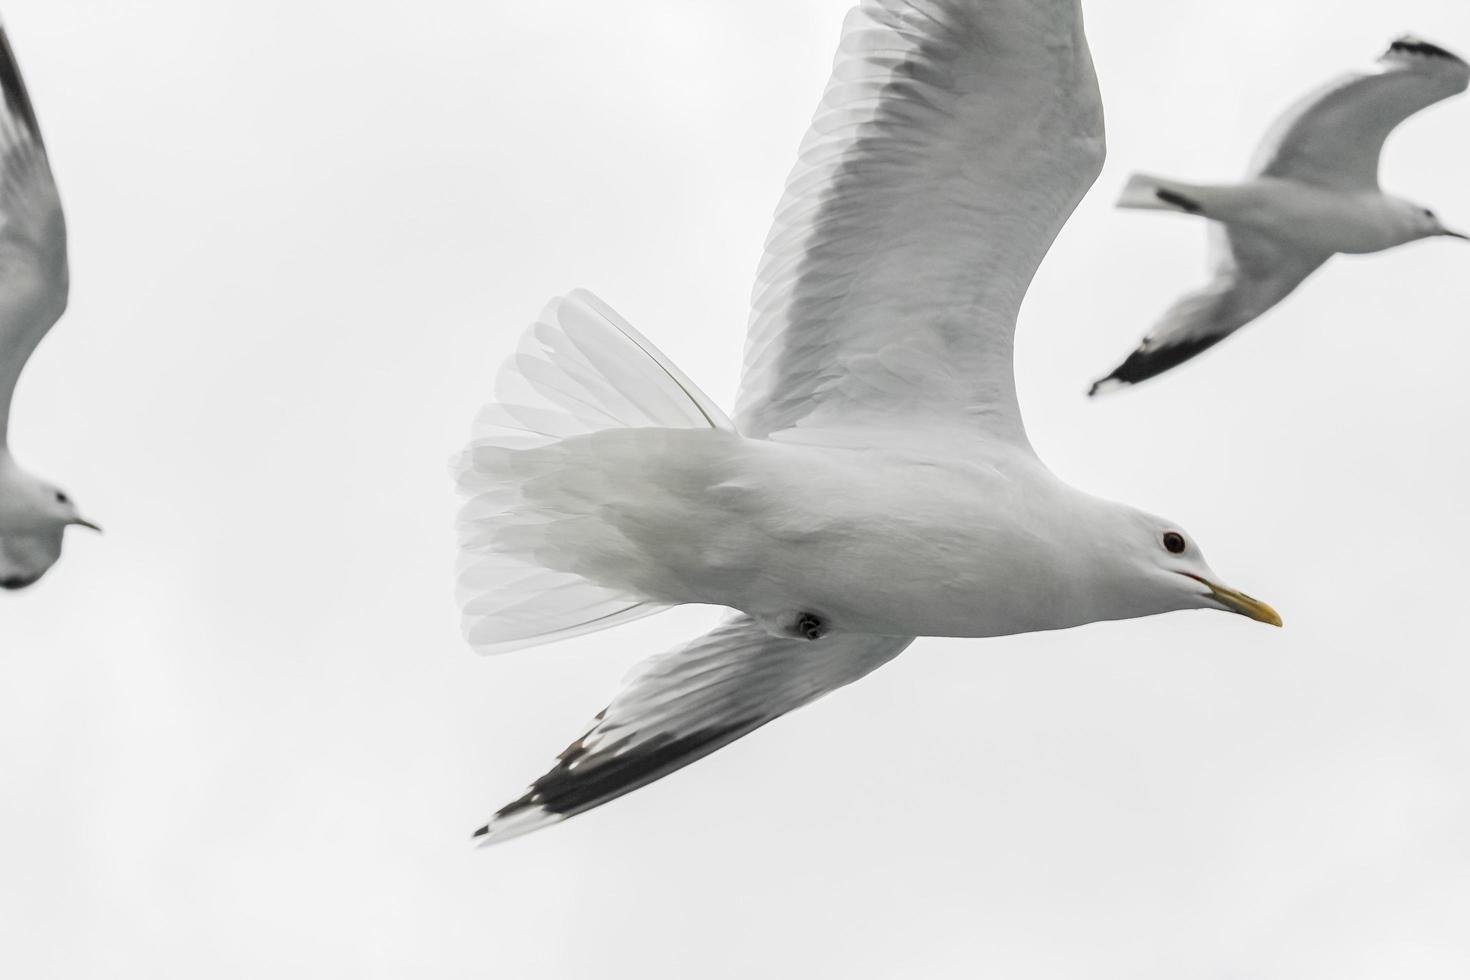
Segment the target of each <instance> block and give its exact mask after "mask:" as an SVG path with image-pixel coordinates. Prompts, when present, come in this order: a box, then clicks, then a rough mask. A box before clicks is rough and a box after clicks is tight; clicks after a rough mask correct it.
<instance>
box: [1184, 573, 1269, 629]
mask: <svg viewBox="0 0 1470 980" xmlns="http://www.w3.org/2000/svg"><path fill="white" fill-rule="evenodd" d="M1183 574H1184V575H1186V576H1188V577H1189V578H1192V579H1194V580H1195V581H1196V582H1198V583H1199V584H1200V585H1203V586H1204V587H1205V588H1207V589H1209V590H1210V597H1211V598H1213V599H1214V600H1215V601H1216V602H1218V603H1219V604H1220V605H1222V606H1224V607H1225V608H1226V609H1228V610H1230V611H1231V612H1233V613H1240V615H1242V616H1246V617H1248V618H1250V619H1254V620H1255V621H1256V622H1258V623H1266V624H1268V625H1271V626H1280V625H1281V614H1280V613H1278V612H1277V611H1276V610H1274V609H1272V608H1271V607H1270V606H1268V605H1266V604H1265V603H1264V602H1262V601H1261V600H1260V599H1252V598H1251V597H1250V596H1248V595H1246V594H1245V593H1244V592H1237V591H1235V590H1234V589H1231V588H1228V587H1226V586H1223V585H1216V584H1215V583H1214V582H1211V581H1210V580H1209V579H1207V578H1201V577H1200V576H1198V575H1190V574H1189V573H1188V572H1184V573H1183Z"/></svg>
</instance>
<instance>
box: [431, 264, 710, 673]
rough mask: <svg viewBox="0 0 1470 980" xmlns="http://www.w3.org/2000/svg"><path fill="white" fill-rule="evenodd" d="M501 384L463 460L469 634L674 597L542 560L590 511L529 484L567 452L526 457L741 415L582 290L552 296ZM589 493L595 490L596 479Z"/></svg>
mask: <svg viewBox="0 0 1470 980" xmlns="http://www.w3.org/2000/svg"><path fill="white" fill-rule="evenodd" d="M494 390H495V400H494V401H493V402H491V403H490V404H489V405H487V406H486V407H485V408H484V409H483V410H482V411H481V412H480V414H479V416H478V418H477V419H476V420H475V425H474V429H473V435H472V439H471V442H470V445H469V446H468V447H467V448H466V450H465V451H464V452H463V453H462V454H461V455H460V457H459V459H458V460H457V462H456V465H455V476H456V480H457V482H458V485H459V488H460V490H461V491H462V492H463V493H464V494H465V495H466V496H467V497H468V498H469V499H468V500H467V501H466V503H465V505H464V507H463V508H462V509H461V511H460V515H459V520H458V531H459V541H460V560H459V570H458V594H459V601H460V606H461V609H462V610H463V614H464V630H465V635H466V637H467V638H468V639H469V641H470V643H471V645H473V646H474V647H475V649H477V650H479V651H480V652H481V653H503V652H507V651H510V650H516V649H520V648H523V647H528V646H535V645H538V644H542V643H549V642H552V641H553V640H559V639H565V638H567V637H572V636H578V635H580V634H584V633H591V632H594V631H596V630H601V629H606V628H607V627H609V626H615V625H617V624H618V623H624V622H628V621H630V620H633V619H639V618H641V617H643V616H648V615H652V614H653V613H656V612H659V611H660V610H662V609H664V608H666V607H665V606H663V605H661V604H658V603H654V602H650V601H648V600H646V599H645V598H644V597H641V596H638V595H634V594H632V593H630V592H628V591H625V590H622V589H618V588H610V587H606V586H603V585H599V584H596V583H593V582H590V581H588V580H587V579H585V578H583V577H582V576H580V575H578V574H575V573H573V572H568V571H557V570H552V569H548V568H546V567H545V566H544V563H543V562H542V561H541V560H539V559H538V555H543V556H544V554H545V552H546V549H547V548H549V547H552V546H553V545H551V544H550V543H549V542H550V540H551V538H552V536H553V535H554V534H556V533H559V532H561V531H564V530H565V529H566V528H568V527H569V526H571V525H573V524H574V523H575V522H576V521H577V520H579V519H580V518H578V517H577V516H576V515H573V514H568V513H566V512H564V511H558V512H549V511H548V510H547V509H546V508H545V507H542V506H538V505H536V504H533V503H532V502H530V501H529V500H528V499H527V497H526V495H525V493H524V490H525V488H526V486H527V485H528V484H530V483H533V482H535V481H537V480H546V479H557V478H558V475H557V474H556V473H555V470H556V468H557V465H558V462H559V461H560V460H562V458H563V457H561V456H560V455H559V454H557V453H555V452H552V453H550V454H547V453H537V454H525V457H524V458H525V459H530V458H532V457H534V460H535V462H534V464H532V463H530V462H525V464H524V465H522V463H523V459H522V458H521V454H523V453H525V451H526V450H538V449H546V448H548V447H552V446H555V445H556V444H557V443H559V442H561V441H562V440H566V439H572V438H574V437H577V436H586V435H589V434H591V433H594V432H599V431H602V430H605V429H624V428H664V429H726V430H730V431H733V430H734V425H733V424H732V423H731V422H730V420H729V419H728V418H726V416H725V414H724V413H723V412H721V411H720V409H719V407H718V406H716V405H715V403H714V402H713V401H711V400H710V399H709V397H708V396H706V395H705V394H704V393H703V392H701V391H700V390H699V389H698V388H696V387H695V386H694V385H693V384H692V383H691V382H690V381H689V379H688V378H686V377H685V376H684V374H683V373H682V372H681V371H680V370H679V369H678V368H676V367H675V366H674V365H673V364H672V363H670V361H669V360H668V358H666V357H664V355H663V354H662V353H660V352H659V350H658V349H657V348H656V347H654V346H653V345H652V344H650V343H649V342H648V341H647V340H645V339H644V338H643V336H642V335H640V334H639V333H638V331H636V330H634V329H633V328H632V327H631V326H629V325H628V323H627V322H626V321H624V320H623V319H622V318H621V317H620V316H618V314H617V313H615V312H614V311H613V310H612V309H611V308H610V307H608V306H607V305H606V304H604V303H603V302H602V301H601V300H599V299H598V298H597V297H595V296H593V295H592V294H591V293H588V292H585V291H583V290H577V291H576V292H573V293H571V294H570V295H568V296H565V297H561V298H558V299H555V300H552V302H551V303H549V304H548V305H547V306H546V308H545V309H544V310H543V311H542V313H541V316H540V317H539V318H538V319H537V321H536V322H535V323H534V324H532V325H531V327H529V328H528V329H527V330H526V332H525V333H524V334H523V335H522V337H521V341H520V344H519V346H518V347H517V349H516V352H515V353H514V354H513V355H512V356H511V357H509V358H508V359H507V360H506V361H505V363H504V365H502V367H501V369H500V373H499V374H498V375H497V377H496V380H495V389H494ZM567 462H568V463H570V460H567ZM563 482H565V481H563ZM580 492H582V493H584V494H592V493H595V492H596V485H595V480H591V479H589V481H588V486H587V487H585V488H582V489H581V490H580ZM598 530H599V529H596V528H590V529H588V531H587V534H588V535H589V536H592V535H595V534H597V533H598Z"/></svg>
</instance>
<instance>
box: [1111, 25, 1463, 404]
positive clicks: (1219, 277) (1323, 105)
mask: <svg viewBox="0 0 1470 980" xmlns="http://www.w3.org/2000/svg"><path fill="white" fill-rule="evenodd" d="M1467 86H1470V65H1467V64H1466V63H1465V62H1463V61H1461V60H1460V59H1459V58H1457V57H1455V56H1454V55H1452V54H1450V53H1449V52H1447V51H1445V50H1444V49H1442V48H1438V47H1436V46H1434V45H1431V44H1428V43H1426V42H1423V41H1420V40H1417V39H1415V38H1412V37H1405V38H1400V39H1399V40H1398V41H1395V42H1394V43H1393V45H1392V46H1391V47H1390V48H1389V50H1388V51H1387V52H1386V53H1385V54H1384V55H1383V57H1382V58H1380V59H1379V60H1378V62H1377V63H1376V64H1374V65H1373V67H1372V68H1369V69H1367V70H1364V71H1360V72H1353V73H1351V74H1348V75H1345V76H1343V77H1342V78H1340V79H1337V80H1336V81H1334V82H1332V83H1331V84H1329V85H1328V86H1326V87H1325V88H1323V89H1322V90H1320V91H1318V92H1315V93H1313V94H1312V95H1311V96H1309V97H1308V98H1307V99H1305V100H1303V101H1302V102H1301V103H1300V104H1299V105H1298V106H1296V107H1295V108H1294V109H1292V110H1291V111H1290V112H1288V113H1286V115H1285V116H1283V117H1282V119H1281V120H1280V121H1279V122H1278V123H1277V124H1276V126H1275V127H1274V128H1273V129H1272V131H1271V133H1270V134H1269V135H1268V136H1267V138H1266V140H1265V141H1264V142H1263V143H1262V145H1261V148H1260V149H1259V150H1258V151H1257V155H1256V161H1255V164H1254V166H1253V167H1252V173H1251V176H1250V178H1249V179H1247V180H1246V181H1244V182H1242V183H1239V184H1190V183H1185V182H1183V181H1177V180H1167V179H1164V178H1159V177H1152V176H1149V175H1145V174H1138V175H1135V176H1134V177H1133V178H1132V179H1131V180H1130V181H1129V183H1128V186H1127V187H1126V188H1125V189H1124V191H1123V196H1122V197H1121V198H1120V200H1119V202H1118V204H1119V207H1124V208H1136V209H1146V210H1164V211H1183V212H1187V213H1192V214H1198V215H1200V216H1202V217H1205V218H1208V219H1210V220H1211V221H1213V222H1215V223H1216V224H1215V225H1214V226H1212V228H1211V232H1210V235H1211V237H1210V247H1211V253H1212V256H1213V265H1214V277H1213V279H1212V280H1211V281H1210V283H1209V284H1208V285H1207V286H1205V287H1204V288H1203V289H1201V290H1199V291H1197V292H1194V293H1191V294H1189V295H1187V296H1185V297H1184V298H1182V299H1180V300H1179V301H1178V302H1176V303H1175V304H1174V306H1173V307H1171V308H1170V309H1169V311H1168V312H1167V313H1165V314H1164V317H1163V319H1162V320H1161V321H1160V322H1159V323H1158V324H1157V325H1156V326H1155V327H1154V328H1153V330H1151V331H1150V332H1149V334H1148V336H1147V337H1145V338H1144V340H1143V342H1142V343H1141V344H1140V345H1139V347H1138V348H1137V349H1136V350H1135V351H1134V352H1133V353H1132V354H1131V355H1130V356H1129V357H1128V359H1127V360H1126V361H1124V362H1123V363H1122V364H1120V365H1119V366H1118V367H1117V368H1116V369H1114V371H1113V372H1112V373H1111V374H1110V375H1108V376H1107V377H1105V378H1103V379H1102V380H1100V381H1098V382H1097V384H1095V385H1093V389H1092V390H1093V393H1097V392H1099V391H1106V390H1109V389H1112V388H1116V387H1120V386H1123V385H1129V384H1136V383H1138V382H1140V381H1144V380H1146V379H1148V378H1151V377H1153V376H1155V375H1158V374H1162V373H1163V372H1165V371H1167V370H1169V369H1170V368H1172V367H1175V366H1176V365H1178V364H1181V363H1183V362H1184V361H1186V360H1189V359H1190V358H1191V357H1194V356H1195V355H1196V354H1199V353H1201V352H1203V351H1205V350H1207V349H1208V348H1210V347H1212V346H1214V345H1215V344H1216V343H1218V342H1219V341H1221V340H1223V339H1225V338H1226V337H1228V336H1229V335H1230V334H1232V333H1234V332H1235V331H1236V330H1239V329H1240V328H1241V327H1243V326H1245V325H1246V324H1247V323H1250V322H1251V321H1252V320H1254V319H1255V318H1256V317H1258V316H1260V315H1261V314H1262V313H1265V312H1266V311H1267V310H1269V309H1270V308H1271V307H1273V306H1275V305H1276V304H1277V303H1279V302H1280V301H1281V300H1283V299H1285V298H1286V297H1287V296H1288V295H1289V294H1290V293H1291V292H1292V291H1294V290H1295V289H1296V287H1297V286H1299V285H1300V284H1301V283H1302V282H1303V281H1304V280H1305V279H1306V278H1307V277H1308V276H1310V275H1311V274H1312V273H1313V272H1314V271H1316V270H1317V269H1318V268H1320V267H1321V265H1322V264H1323V263H1324V262H1326V261H1327V260H1328V259H1329V258H1330V257H1332V256H1333V255H1335V254H1337V253H1339V252H1346V253H1357V254H1365V253H1370V252H1381V251H1383V250H1384V249H1389V248H1394V247H1396V246H1399V245H1404V244H1407V243H1409V242H1412V241H1418V240H1419V239H1423V238H1431V237H1435V236H1438V235H1456V237H1464V236H1460V235H1457V234H1456V233H1454V232H1448V231H1447V230H1446V229H1445V228H1444V226H1443V225H1441V224H1440V222H1439V219H1438V218H1436V217H1435V216H1434V215H1433V213H1432V212H1430V211H1428V210H1427V209H1425V208H1423V207H1420V206H1419V205H1417V204H1414V203H1413V202H1410V201H1406V200H1404V199H1402V198H1399V197H1395V196H1394V195H1391V194H1388V193H1385V192H1384V191H1383V190H1382V189H1381V188H1380V187H1379V186H1378V160H1379V156H1380V155H1381V153H1382V149H1383V143H1384V141H1385V140H1386V139H1387V138H1388V135H1389V133H1390V132H1392V131H1393V129H1394V128H1395V127H1396V126H1397V125H1398V124H1399V123H1401V122H1403V121H1404V120H1405V119H1407V118H1408V117H1409V116H1411V115H1413V114H1414V113H1416V112H1418V111H1419V110H1421V109H1424V108H1425V107H1427V106H1430V105H1433V104H1434V103H1436V102H1439V101H1441V100H1443V99H1447V98H1450V97H1451V96H1454V95H1457V94H1459V93H1461V92H1463V91H1465V89H1466V87H1467Z"/></svg>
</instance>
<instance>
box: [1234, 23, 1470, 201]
mask: <svg viewBox="0 0 1470 980" xmlns="http://www.w3.org/2000/svg"><path fill="white" fill-rule="evenodd" d="M1467 85H1470V65H1467V64H1466V63H1465V62H1464V61H1462V60H1461V59H1460V58H1458V57H1456V56H1455V55H1453V54H1451V53H1450V52H1448V51H1446V50H1445V49H1444V48H1441V47H1438V46H1436V45H1433V44H1430V43H1429V42H1428V41H1421V40H1419V39H1418V38H1415V37H1410V36H1405V37H1401V38H1399V39H1398V40H1397V41H1394V42H1393V44H1391V45H1390V46H1389V48H1388V50H1387V51H1385V52H1384V54H1383V56H1382V57H1381V58H1379V59H1378V61H1377V62H1376V63H1374V65H1373V66H1372V67H1371V68H1368V69H1365V70H1363V71H1357V72H1351V73H1349V74H1346V75H1344V76H1342V77H1341V78H1339V79H1337V80H1335V81H1333V82H1331V83H1330V84H1328V85H1327V86H1326V87H1324V88H1322V89H1320V90H1318V91H1317V92H1314V93H1313V94H1312V95H1310V96H1308V97H1307V98H1306V99H1304V100H1302V101H1301V102H1300V103H1298V104H1297V105H1296V107H1295V108H1293V109H1291V110H1290V111H1289V112H1287V113H1286V115H1284V116H1283V117H1282V118H1281V119H1280V120H1279V121H1278V122H1277V123H1276V125H1275V126H1274V127H1272V130H1271V132H1270V134H1269V135H1268V136H1267V137H1266V139H1265V141H1264V142H1263V143H1262V144H1261V147H1260V149H1259V150H1258V151H1257V153H1256V161H1255V165H1254V166H1253V168H1252V170H1253V172H1254V173H1256V174H1259V175H1261V176H1265V177H1286V178H1290V179H1292V180H1299V181H1303V182H1304V183H1310V184H1315V185H1318V186H1321V187H1328V188H1332V189H1334V190H1344V191H1368V190H1376V189H1377V188H1378V158H1379V156H1380V155H1381V153H1382V151H1383V143H1384V141H1385V140H1386V139H1388V134H1389V133H1391V132H1393V130H1394V128H1395V127H1397V126H1398V124H1399V123H1401V122H1403V121H1404V120H1405V119H1408V118H1409V117H1410V116H1412V115H1413V114H1414V113H1416V112H1418V111H1419V110H1420V109H1424V108H1427V107H1429V106H1431V105H1433V104H1434V103H1436V102H1439V101H1442V100H1444V99H1447V98H1449V97H1450V96H1452V95H1458V94H1459V93H1461V92H1463V91H1465V88H1466V86H1467Z"/></svg>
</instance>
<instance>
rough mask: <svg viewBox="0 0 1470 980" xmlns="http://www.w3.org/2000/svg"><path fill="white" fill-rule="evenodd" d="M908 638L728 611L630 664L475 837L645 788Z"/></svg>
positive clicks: (872, 665)
mask: <svg viewBox="0 0 1470 980" xmlns="http://www.w3.org/2000/svg"><path fill="white" fill-rule="evenodd" d="M912 642H913V640H912V638H909V637H882V636H862V635H852V634H834V635H832V636H829V637H827V638H825V639H821V640H816V641H808V640H792V639H786V638H784V637H777V636H773V635H771V634H770V633H768V632H766V631H765V630H764V629H762V628H761V627H760V626H758V625H757V624H756V623H755V622H754V621H752V620H751V619H750V618H749V617H747V616H744V615H734V616H731V617H730V618H729V619H727V620H726V621H725V622H724V623H722V624H721V625H720V626H718V627H716V628H715V629H714V630H713V631H712V632H710V633H707V634H705V635H704V636H702V637H700V638H699V639H697V640H694V641H693V642H691V643H689V644H687V645H685V646H683V647H680V648H678V649H675V650H672V651H670V652H668V653H665V654H662V655H660V656H657V657H654V658H652V659H650V660H647V661H645V662H644V663H642V664H641V665H639V667H638V668H637V669H636V670H635V672H634V674H633V676H632V677H631V678H630V679H629V680H628V682H627V684H626V686H625V687H624V688H623V690H622V692H621V693H619V694H618V696H617V697H616V698H615V699H613V702H612V703H611V704H610V705H608V706H607V708H606V709H604V710H603V711H602V713H601V714H599V715H598V716H597V720H596V721H595V722H594V723H593V725H592V727H591V728H590V729H589V730H588V731H587V733H586V734H585V735H583V736H582V737H581V738H579V739H577V740H576V741H575V742H573V743H572V744H571V745H570V746H568V747H567V749H566V750H565V751H564V752H562V754H561V755H560V756H559V757H558V760H557V764H556V765H555V766H554V767H552V769H551V771H549V772H548V773H546V775H544V776H542V777H541V778H540V779H538V780H536V782H535V783H534V784H532V786H531V788H530V790H529V791H527V793H526V795H525V796H522V797H521V798H520V799H518V800H516V801H515V802H514V803H511V804H510V805H508V806H506V807H504V808H502V809H501V810H500V811H499V812H498V813H496V814H495V816H494V817H493V818H492V819H491V820H490V822H489V823H488V824H486V825H485V826H484V827H481V828H480V829H479V830H478V831H476V832H475V839H476V841H477V842H479V843H482V844H494V843H499V842H500V841H504V840H509V839H510V838H512V837H519V836H520V835H521V834H525V833H529V832H530V831H533V830H537V829H539V828H541V827H544V826H547V825H549V824H552V823H556V822H558V821H560V820H565V819H566V818H567V817H571V816H575V815H576V814H578V813H582V812H583V811H586V810H590V809H592V808H593V807H596V806H601V805H602V804H604V803H606V802H608V801H609V800H614V799H617V798H618V797H619V796H622V795H623V794H624V793H630V792H632V791H633V790H635V789H638V788H639V787H640V786H646V785H648V784H649V783H651V782H653V781H654V780H656V779H660V778H662V777H663V776H666V775H668V774H669V773H671V772H673V771H675V770H676V769H681V768H683V767H684V766H687V765H689V763H691V762H694V761H696V760H698V759H701V758H703V757H704V756H706V755H709V754H710V753H711V752H713V751H715V750H716V749H719V748H721V747H723V746H726V745H729V744H730V743H731V742H733V741H735V740H736V739H737V738H740V737H741V736H742V735H747V734H749V733H750V732H753V731H755V730H756V729H757V728H759V727H761V726H762V725H764V724H766V722H769V721H772V720H774V719H776V718H779V717H780V716H781V715H784V714H786V713H787V712H788V711H792V710H794V709H796V708H799V707H801V706H802V705H804V704H807V703H808V702H811V701H814V700H816V699H817V698H819V697H821V696H822V695H824V694H826V693H828V692H829V691H834V690H836V689H837V688H839V687H843V686H845V685H847V684H851V683H852V682H853V681H855V680H858V679H859V678H861V677H864V676H866V675H867V674H869V673H871V672H872V671H873V670H876V669H877V668H878V667H881V666H882V665H883V664H885V663H887V662H888V661H890V660H892V659H893V658H894V657H896V656H898V654H899V653H901V652H902V651H903V649H904V648H905V647H907V646H908V645H909V644H910V643H912Z"/></svg>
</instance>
